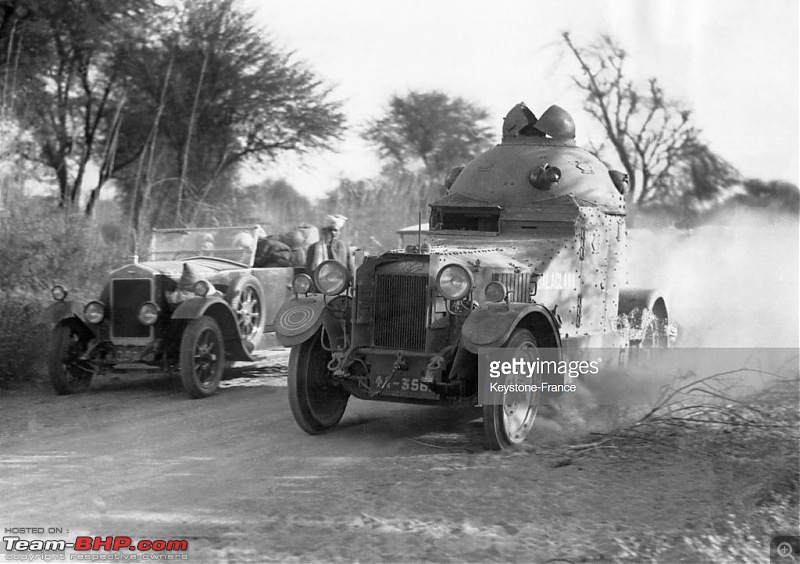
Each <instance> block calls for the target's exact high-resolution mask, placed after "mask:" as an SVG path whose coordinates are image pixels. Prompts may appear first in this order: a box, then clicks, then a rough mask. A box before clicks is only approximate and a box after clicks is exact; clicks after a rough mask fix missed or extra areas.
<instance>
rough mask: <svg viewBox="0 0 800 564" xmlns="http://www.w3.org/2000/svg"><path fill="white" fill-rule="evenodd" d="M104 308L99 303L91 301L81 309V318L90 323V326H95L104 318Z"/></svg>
mask: <svg viewBox="0 0 800 564" xmlns="http://www.w3.org/2000/svg"><path fill="white" fill-rule="evenodd" d="M105 312H106V306H104V305H103V304H102V303H101V302H98V301H92V302H89V303H88V304H86V306H85V307H84V308H83V316H84V317H85V318H86V321H88V322H89V323H91V324H92V325H97V324H98V323H100V322H101V321H103V318H104V317H105Z"/></svg>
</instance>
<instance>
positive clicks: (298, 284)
mask: <svg viewBox="0 0 800 564" xmlns="http://www.w3.org/2000/svg"><path fill="white" fill-rule="evenodd" d="M311 286H312V283H311V277H310V276H309V275H308V274H298V275H297V276H295V277H294V280H292V292H294V293H295V294H307V293H309V292H310V291H311Z"/></svg>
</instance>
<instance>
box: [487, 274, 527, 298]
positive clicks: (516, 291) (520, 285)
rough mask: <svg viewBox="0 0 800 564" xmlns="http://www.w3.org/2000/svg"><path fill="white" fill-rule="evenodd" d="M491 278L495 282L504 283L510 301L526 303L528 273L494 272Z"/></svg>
mask: <svg viewBox="0 0 800 564" xmlns="http://www.w3.org/2000/svg"><path fill="white" fill-rule="evenodd" d="M492 279H493V280H495V281H497V282H502V283H503V284H504V285H505V287H506V288H507V289H508V291H509V293H510V296H509V300H510V301H512V302H522V303H527V302H529V301H530V283H531V277H530V274H527V273H520V274H515V273H513V272H501V273H497V274H494V275H493V276H492Z"/></svg>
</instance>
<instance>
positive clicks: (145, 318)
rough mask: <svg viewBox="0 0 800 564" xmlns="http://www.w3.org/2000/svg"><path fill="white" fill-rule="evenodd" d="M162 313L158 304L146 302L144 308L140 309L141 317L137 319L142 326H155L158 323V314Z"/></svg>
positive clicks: (138, 316)
mask: <svg viewBox="0 0 800 564" xmlns="http://www.w3.org/2000/svg"><path fill="white" fill-rule="evenodd" d="M160 311H161V309H160V308H159V307H158V305H157V304H154V303H153V302H145V303H143V304H142V307H140V308H139V315H137V316H136V318H137V319H138V320H139V323H141V324H142V325H153V324H154V323H155V322H156V321H158V313H159V312H160Z"/></svg>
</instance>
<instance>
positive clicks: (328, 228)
mask: <svg viewBox="0 0 800 564" xmlns="http://www.w3.org/2000/svg"><path fill="white" fill-rule="evenodd" d="M345 221H347V218H346V217H344V216H342V215H329V216H326V217H325V221H324V222H323V224H322V227H320V239H319V241H317V242H316V243H314V244H313V245H311V246H310V247H309V248H308V255H307V257H306V272H307V273H308V274H312V273H313V272H314V269H316V268H317V267H318V266H319V265H320V264H322V263H323V262H324V261H326V260H335V261H337V262H339V263H341V264H343V265H345V266H346V267H347V270H349V271H350V276H353V275H354V274H355V271H356V268H355V262H354V260H353V253H351V252H350V246H349V245H348V244H347V243H345V242H344V241H342V240H341V239H339V232H340V231H341V229H342V227H344V222H345Z"/></svg>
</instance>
